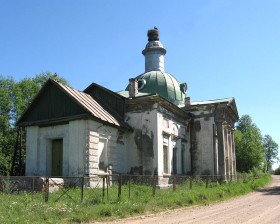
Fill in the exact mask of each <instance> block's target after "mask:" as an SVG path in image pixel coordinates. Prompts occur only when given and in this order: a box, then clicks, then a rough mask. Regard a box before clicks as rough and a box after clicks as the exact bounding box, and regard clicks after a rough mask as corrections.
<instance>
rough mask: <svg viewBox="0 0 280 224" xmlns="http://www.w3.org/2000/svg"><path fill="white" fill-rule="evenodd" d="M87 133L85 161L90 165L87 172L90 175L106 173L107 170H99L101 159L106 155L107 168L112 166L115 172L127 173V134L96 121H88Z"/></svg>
mask: <svg viewBox="0 0 280 224" xmlns="http://www.w3.org/2000/svg"><path fill="white" fill-rule="evenodd" d="M87 132H88V135H87V136H88V138H87V142H88V143H87V145H88V147H87V149H86V150H85V155H86V156H85V161H86V163H88V164H89V165H88V169H86V171H85V172H86V173H88V174H89V175H94V174H98V173H102V172H106V169H105V170H104V169H103V170H101V169H100V170H99V162H100V160H99V159H100V158H99V157H100V156H101V155H102V156H104V155H105V157H106V159H105V160H106V161H105V166H106V168H107V167H108V166H109V165H110V166H111V167H112V171H113V172H117V173H126V172H127V160H126V158H127V157H126V153H127V152H126V134H125V133H123V132H122V131H119V130H118V129H116V128H113V127H110V126H106V125H102V124H100V123H98V122H95V121H88V127H87ZM87 156H88V157H87ZM87 158H88V159H87ZM102 158H103V157H102Z"/></svg>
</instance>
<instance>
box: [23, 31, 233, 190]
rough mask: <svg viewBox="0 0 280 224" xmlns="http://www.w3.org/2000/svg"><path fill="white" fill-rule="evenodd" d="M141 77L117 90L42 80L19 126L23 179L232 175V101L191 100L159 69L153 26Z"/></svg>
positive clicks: (162, 179) (160, 53)
mask: <svg viewBox="0 0 280 224" xmlns="http://www.w3.org/2000/svg"><path fill="white" fill-rule="evenodd" d="M142 53H143V55H144V56H145V72H144V73H143V74H140V75H138V76H136V77H135V78H131V79H129V84H128V85H127V87H126V88H124V89H125V90H124V91H121V92H113V91H111V90H109V89H106V88H105V87H103V86H100V85H98V84H96V83H92V84H91V85H89V86H88V87H87V88H86V89H85V90H84V91H78V90H76V89H74V88H72V87H69V86H67V85H63V84H61V83H59V82H57V81H54V80H48V81H47V83H46V84H45V85H44V86H43V87H42V89H41V90H40V92H39V93H38V94H37V96H36V97H35V99H34V100H33V102H32V103H31V105H30V106H29V107H28V109H27V110H26V111H25V112H24V114H23V115H22V117H21V118H20V119H19V121H18V126H22V127H25V128H26V130H27V136H26V175H27V176H30V175H39V176H60V177H67V176H89V177H91V176H96V175H100V174H104V173H107V172H108V171H111V172H113V173H130V174H140V175H158V178H159V183H158V184H159V185H161V186H164V185H167V184H168V180H169V177H170V176H171V175H176V174H178V175H186V174H192V175H212V176H216V175H218V176H220V177H222V178H223V179H224V180H225V181H227V180H229V179H230V178H231V177H232V176H233V175H235V174H236V160H235V145H234V134H233V132H234V124H235V122H236V121H238V112H237V107H236V104H235V100H234V98H226V99H219V100H208V101H201V102H192V101H191V99H190V98H189V97H187V96H186V90H187V84H186V83H179V82H178V81H177V80H176V78H175V77H174V76H172V75H171V74H169V73H166V72H165V70H164V55H165V54H166V50H165V48H164V47H163V45H162V44H161V42H160V41H159V33H158V29H157V28H154V29H151V30H149V31H148V43H147V45H146V47H145V49H144V50H143V51H142Z"/></svg>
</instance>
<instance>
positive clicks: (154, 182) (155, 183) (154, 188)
mask: <svg viewBox="0 0 280 224" xmlns="http://www.w3.org/2000/svg"><path fill="white" fill-rule="evenodd" d="M156 186H157V176H156V175H154V179H153V197H154V196H155V195H156Z"/></svg>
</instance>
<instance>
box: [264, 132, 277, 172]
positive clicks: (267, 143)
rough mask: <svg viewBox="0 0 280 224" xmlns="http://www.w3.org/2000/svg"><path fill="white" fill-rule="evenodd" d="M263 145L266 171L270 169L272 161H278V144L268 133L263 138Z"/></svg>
mask: <svg viewBox="0 0 280 224" xmlns="http://www.w3.org/2000/svg"><path fill="white" fill-rule="evenodd" d="M263 147H264V149H265V160H266V166H267V167H266V171H271V169H272V165H273V163H274V162H278V161H279V158H278V144H277V143H276V142H275V141H274V140H273V139H272V137H271V136H270V135H265V136H264V138H263Z"/></svg>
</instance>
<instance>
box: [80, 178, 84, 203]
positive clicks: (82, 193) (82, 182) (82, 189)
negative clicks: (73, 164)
mask: <svg viewBox="0 0 280 224" xmlns="http://www.w3.org/2000/svg"><path fill="white" fill-rule="evenodd" d="M84 183H85V180H84V177H82V181H81V202H83V201H84Z"/></svg>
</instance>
